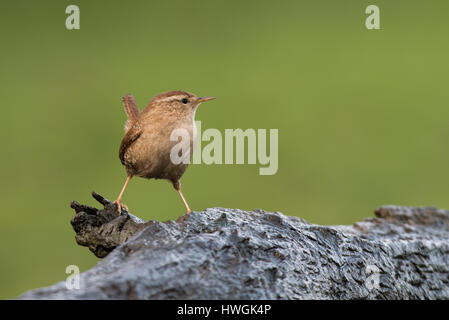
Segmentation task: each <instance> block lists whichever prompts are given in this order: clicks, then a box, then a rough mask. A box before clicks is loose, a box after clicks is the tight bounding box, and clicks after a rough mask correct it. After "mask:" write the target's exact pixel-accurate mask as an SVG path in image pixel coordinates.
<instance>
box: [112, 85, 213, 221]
mask: <svg viewBox="0 0 449 320" xmlns="http://www.w3.org/2000/svg"><path fill="white" fill-rule="evenodd" d="M212 99H215V97H197V96H196V95H194V94H192V93H189V92H186V91H167V92H163V93H160V94H158V95H157V96H155V97H154V98H153V99H151V101H150V102H149V103H148V105H147V106H146V108H145V109H143V110H142V112H140V111H139V108H138V107H137V104H136V101H135V100H134V97H133V96H132V95H126V96H124V97H123V98H122V102H123V106H124V107H125V111H126V114H127V115H128V121H127V122H126V124H125V132H126V133H125V136H124V137H123V140H122V143H121V145H120V150H119V157H120V160H121V161H122V164H123V165H124V166H125V168H126V173H127V175H128V177H127V178H126V181H125V184H124V185H123V188H122V190H121V192H120V194H119V196H118V198H117V200H115V201H114V203H115V204H116V206H117V210H118V211H119V212H120V213H121V212H122V207H124V208H125V209H126V210H127V209H128V208H127V207H126V206H125V205H124V204H123V203H122V197H123V193H124V192H125V189H126V187H127V185H128V183H129V181H130V180H131V178H132V177H133V176H138V177H142V178H146V179H152V178H154V179H166V180H169V181H171V183H172V184H173V187H174V188H175V189H176V191H178V193H179V195H180V196H181V199H182V201H183V202H184V205H185V207H186V210H187V212H191V210H190V208H189V205H188V204H187V201H186V199H185V198H184V195H183V194H182V191H181V182H180V179H181V176H182V175H183V174H184V172H185V170H186V169H187V167H188V165H189V164H188V163H183V162H182V163H178V164H175V163H173V162H172V160H171V157H170V154H171V152H172V148H173V147H174V146H175V145H177V144H179V143H180V142H179V141H171V139H170V136H171V135H172V132H173V131H174V130H176V129H181V130H185V131H184V132H188V133H189V137H190V139H189V141H188V142H187V143H188V145H186V146H185V147H186V148H188V150H189V151H190V155H192V153H193V146H194V143H195V139H196V126H195V111H196V109H197V107H198V105H199V104H200V103H201V102H205V101H209V100H212ZM181 141H182V140H181ZM182 150H184V149H182Z"/></svg>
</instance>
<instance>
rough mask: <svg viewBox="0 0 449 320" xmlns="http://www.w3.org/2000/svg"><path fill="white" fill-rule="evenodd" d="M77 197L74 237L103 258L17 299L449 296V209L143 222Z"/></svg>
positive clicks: (196, 215)
mask: <svg viewBox="0 0 449 320" xmlns="http://www.w3.org/2000/svg"><path fill="white" fill-rule="evenodd" d="M93 196H94V198H95V199H96V200H98V202H100V203H101V204H102V205H103V209H96V208H93V207H90V206H86V205H82V204H79V203H77V202H75V201H73V202H72V203H71V207H72V208H73V209H74V210H75V216H74V217H73V218H72V220H71V223H72V226H73V228H74V230H75V232H76V241H77V243H78V244H80V245H82V246H86V247H88V248H89V249H90V250H91V251H92V252H93V253H94V254H95V255H96V256H97V257H101V258H103V259H102V261H100V262H99V263H98V264H97V265H95V266H94V267H93V268H92V269H90V270H88V271H86V272H83V273H81V274H80V288H79V289H68V288H67V286H66V282H65V281H61V282H59V283H56V284H54V285H52V286H50V287H47V288H40V289H36V290H32V291H29V292H27V293H25V294H23V295H22V296H20V297H19V299H448V298H449V232H448V231H449V212H448V211H445V210H438V209H436V208H433V207H420V208H413V207H399V206H383V207H381V208H379V209H377V210H376V211H375V216H376V217H374V218H369V219H365V220H363V221H361V222H358V223H355V224H354V225H352V226H322V225H315V224H310V223H308V222H306V221H304V220H302V219H300V218H297V217H293V216H285V215H283V214H281V213H279V212H266V211H263V210H253V211H244V210H239V209H226V208H209V209H206V210H204V211H202V212H192V213H190V214H185V215H183V216H181V217H180V218H178V219H177V220H176V221H167V222H158V221H148V222H145V221H143V220H141V219H139V218H137V217H136V216H134V215H132V214H130V213H128V212H126V211H123V212H122V214H121V215H119V214H118V213H117V210H116V207H115V205H114V204H113V203H111V202H110V201H109V200H107V199H105V198H103V197H102V196H100V195H99V194H97V193H93Z"/></svg>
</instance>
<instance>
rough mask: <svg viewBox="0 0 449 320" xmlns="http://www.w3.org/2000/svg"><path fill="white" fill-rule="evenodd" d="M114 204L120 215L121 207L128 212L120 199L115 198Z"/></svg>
mask: <svg viewBox="0 0 449 320" xmlns="http://www.w3.org/2000/svg"><path fill="white" fill-rule="evenodd" d="M114 204H115V206H116V207H117V211H118V213H119V214H120V215H121V214H122V209H125V210H126V212H129V209H128V206H127V205H126V204H124V203H122V201H121V200H115V201H114Z"/></svg>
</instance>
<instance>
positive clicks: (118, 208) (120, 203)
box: [114, 175, 132, 214]
mask: <svg viewBox="0 0 449 320" xmlns="http://www.w3.org/2000/svg"><path fill="white" fill-rule="evenodd" d="M131 177H132V176H130V175H128V177H127V178H126V181H125V184H124V185H123V188H122V191H120V194H119V196H118V198H117V200H115V201H114V204H115V205H116V206H117V211H118V213H120V214H122V208H125V210H126V211H129V210H128V207H127V206H126V205H125V204H123V203H122V197H123V193H125V189H126V187H127V186H128V183H129V180H131Z"/></svg>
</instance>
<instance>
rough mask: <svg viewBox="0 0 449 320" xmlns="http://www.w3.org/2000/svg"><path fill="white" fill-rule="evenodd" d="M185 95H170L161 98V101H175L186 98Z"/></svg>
mask: <svg viewBox="0 0 449 320" xmlns="http://www.w3.org/2000/svg"><path fill="white" fill-rule="evenodd" d="M184 97H185V96H184V95H177V96H170V97H166V98H164V99H161V100H159V101H173V100H181V99H182V98H184Z"/></svg>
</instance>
